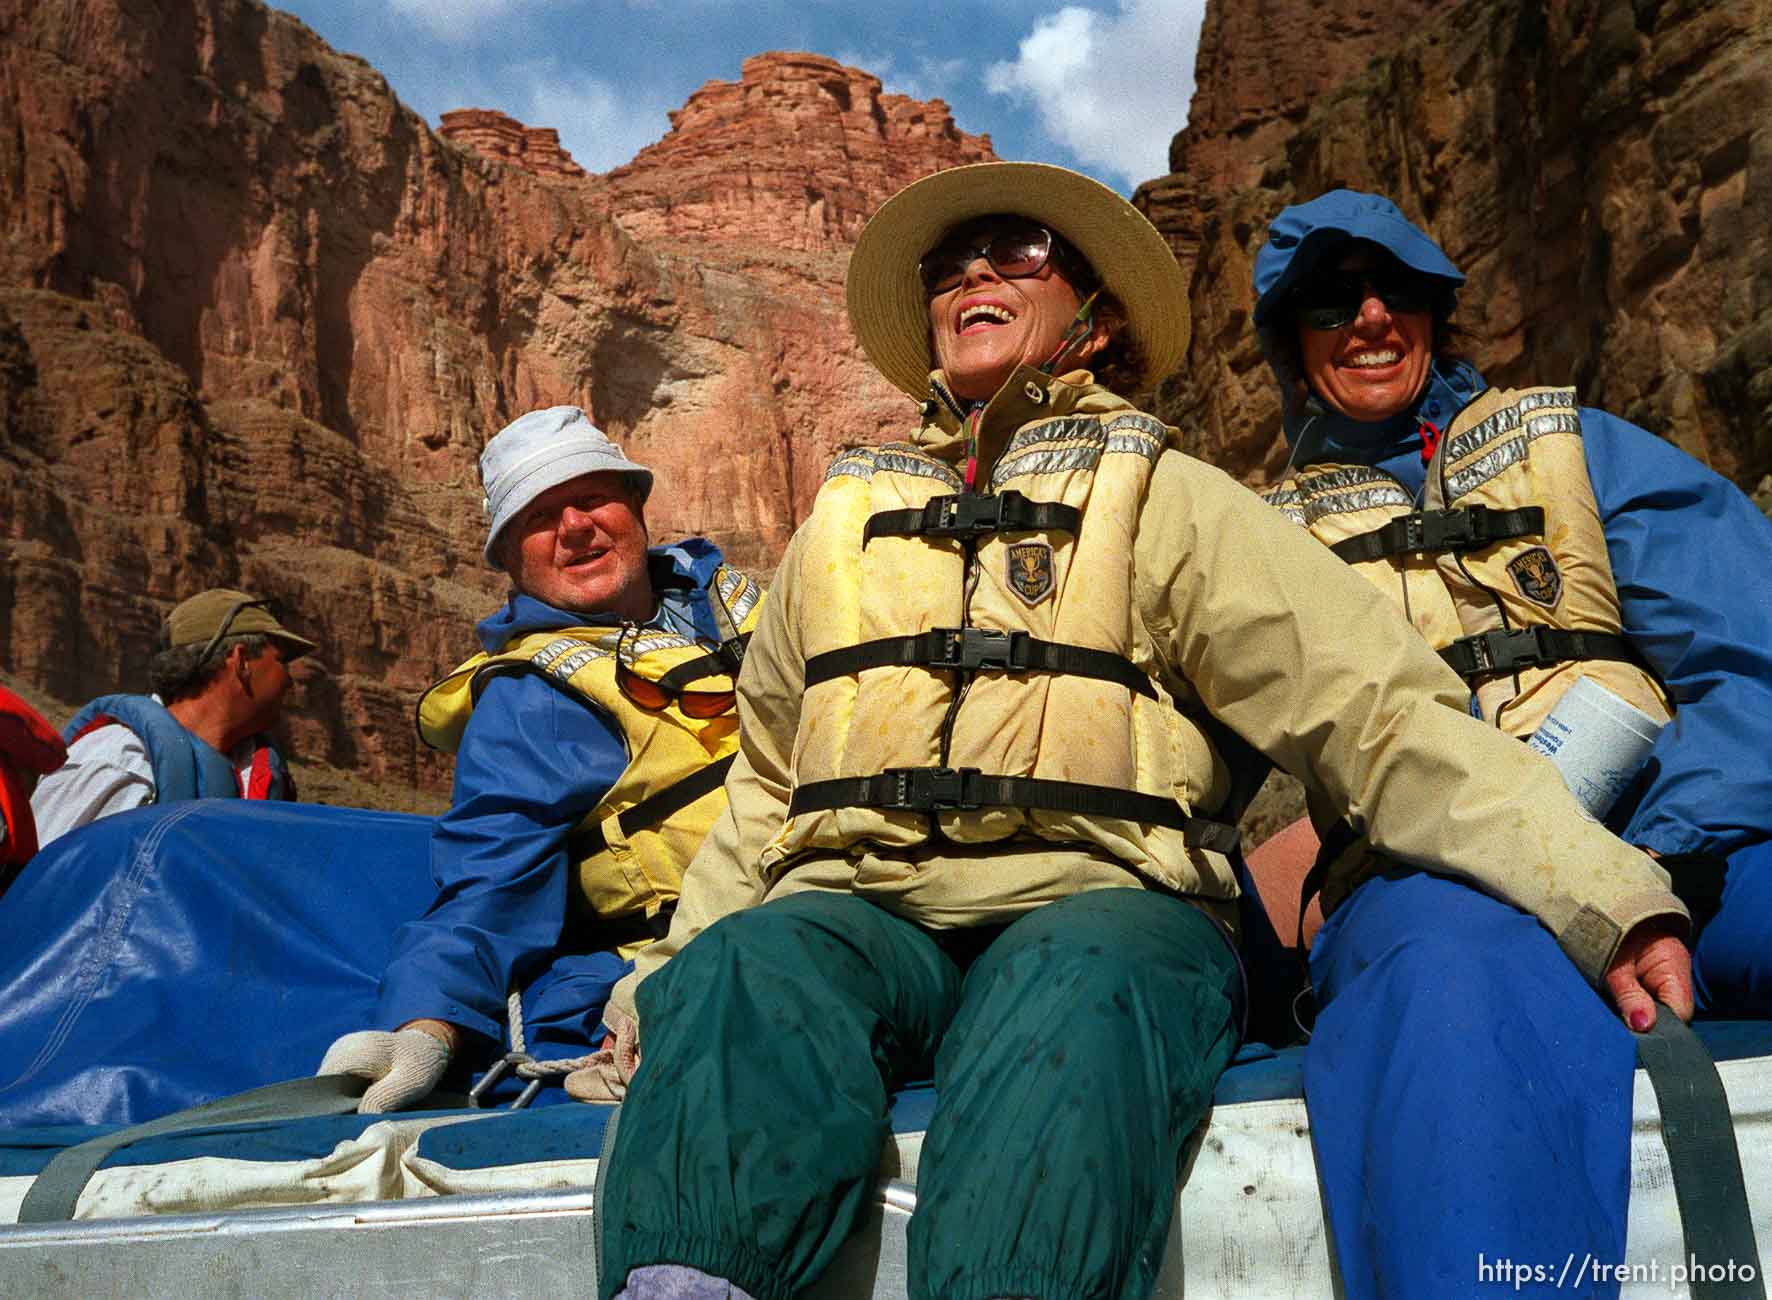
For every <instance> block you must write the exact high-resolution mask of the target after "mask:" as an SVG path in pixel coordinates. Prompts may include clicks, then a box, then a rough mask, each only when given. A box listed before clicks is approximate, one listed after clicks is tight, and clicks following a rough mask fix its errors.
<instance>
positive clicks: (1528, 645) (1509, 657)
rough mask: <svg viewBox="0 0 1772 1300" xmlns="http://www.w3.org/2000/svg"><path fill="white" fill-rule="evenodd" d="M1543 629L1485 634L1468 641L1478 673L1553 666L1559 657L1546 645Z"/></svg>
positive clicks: (1520, 629) (1523, 629) (1538, 627)
mask: <svg viewBox="0 0 1772 1300" xmlns="http://www.w3.org/2000/svg"><path fill="white" fill-rule="evenodd" d="M1545 631H1546V629H1545V628H1543V627H1541V626H1533V627H1522V628H1516V629H1515V630H1514V631H1512V632H1484V633H1482V634H1481V635H1479V636H1473V637H1469V638H1467V639H1466V644H1468V645H1469V646H1470V648H1471V659H1472V661H1473V662H1474V663H1475V665H1476V668H1475V671H1477V672H1479V673H1510V672H1512V671H1513V670H1514V669H1516V668H1518V667H1520V666H1521V665H1527V666H1532V665H1536V664H1547V663H1554V662H1556V661H1557V656H1556V655H1555V654H1554V653H1553V652H1552V651H1551V648H1550V647H1549V646H1547V645H1546V644H1545V638H1544V636H1543V633H1544V632H1545Z"/></svg>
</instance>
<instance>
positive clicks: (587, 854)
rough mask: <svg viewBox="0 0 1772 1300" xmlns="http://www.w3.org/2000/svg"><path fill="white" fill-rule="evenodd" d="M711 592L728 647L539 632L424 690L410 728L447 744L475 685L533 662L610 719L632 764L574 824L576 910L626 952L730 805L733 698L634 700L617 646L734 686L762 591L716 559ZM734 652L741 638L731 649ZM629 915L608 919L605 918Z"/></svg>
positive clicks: (608, 633) (659, 672)
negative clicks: (706, 714)
mask: <svg viewBox="0 0 1772 1300" xmlns="http://www.w3.org/2000/svg"><path fill="white" fill-rule="evenodd" d="M710 587H711V590H710V596H712V597H713V599H712V601H711V603H712V605H713V606H714V608H715V609H716V610H719V611H721V612H722V613H723V614H725V615H727V616H728V617H729V619H730V624H731V626H730V629H729V630H730V631H731V633H732V636H730V637H729V638H727V645H726V646H725V647H719V648H716V647H710V646H708V645H707V644H706V643H703V642H697V641H692V640H690V639H688V638H686V637H683V636H679V635H677V634H676V633H674V632H665V631H660V630H658V629H655V628H649V627H648V628H639V629H635V628H633V627H628V628H626V629H625V631H624V629H622V628H614V627H576V628H562V629H558V630H554V631H547V632H535V633H531V634H530V635H528V636H523V637H518V638H516V639H515V640H513V641H511V642H509V643H508V644H507V645H505V647H504V648H503V649H502V650H500V651H499V652H498V653H497V654H491V655H489V654H485V653H481V654H477V655H475V656H474V657H473V658H471V659H469V660H468V661H467V662H465V663H463V664H462V665H461V666H460V667H458V668H456V669H455V670H454V671H453V672H451V673H450V674H449V675H448V676H446V677H444V678H443V679H442V680H441V681H439V682H438V683H437V684H436V685H434V686H432V687H431V688H430V689H429V690H428V691H426V692H425V694H424V696H423V698H422V699H420V701H419V705H418V731H419V735H420V736H421V737H423V739H424V741H425V743H426V744H428V745H430V746H432V747H433V748H435V749H440V750H443V751H445V752H447V753H452V754H453V753H454V752H455V751H456V749H457V748H458V747H459V746H460V744H461V737H462V733H463V731H464V730H465V729H466V727H467V724H468V719H469V717H470V716H471V715H472V713H473V710H474V705H475V704H476V703H477V702H478V700H479V698H480V692H481V691H483V690H484V689H485V688H486V683H487V682H488V681H490V680H491V679H492V678H493V677H494V676H496V675H499V674H502V673H535V674H538V675H539V676H541V677H542V679H543V680H544V681H546V682H548V683H549V685H551V686H555V687H557V688H559V689H560V690H563V691H565V692H566V693H567V694H568V695H571V696H573V697H574V698H576V699H579V700H581V701H584V702H586V703H589V704H595V705H596V706H598V707H599V708H601V709H602V710H603V711H604V712H605V713H606V714H608V715H609V716H610V717H611V718H613V719H614V720H615V724H616V727H617V729H618V730H619V731H620V733H621V735H622V738H623V739H624V741H625V742H626V744H627V751H628V764H627V767H626V768H625V769H624V770H623V771H622V774H621V776H620V777H618V778H617V779H616V782H615V784H614V785H613V786H611V787H610V788H609V792H608V793H607V794H605V795H604V796H603V799H602V801H601V802H600V803H598V805H597V806H596V807H595V808H594V809H592V810H591V812H590V813H589V814H587V815H586V816H585V817H584V818H583V819H582V820H581V821H580V822H579V824H578V825H577V826H576V827H575V828H574V829H573V831H572V834H571V836H570V837H569V839H568V852H569V854H570V856H571V858H572V862H573V868H574V884H575V886H576V887H575V888H574V889H573V890H572V892H571V904H572V909H573V913H574V918H573V919H574V921H575V922H577V923H579V924H580V925H581V926H594V927H597V928H598V930H599V931H601V932H603V933H606V934H611V935H614V936H617V938H616V941H615V942H614V943H613V945H612V946H614V947H615V948H616V949H617V951H619V952H620V953H621V954H622V955H623V956H632V955H633V953H635V952H637V951H638V950H639V949H640V948H643V947H644V946H645V945H646V944H647V943H648V942H650V941H651V940H652V939H653V938H656V937H658V936H657V934H656V933H653V931H654V930H658V931H660V932H662V927H661V925H658V924H655V925H652V926H647V925H645V924H644V922H646V921H662V918H661V917H660V912H661V910H662V909H666V908H668V907H670V906H672V905H674V904H675V902H676V900H677V896H678V895H679V893H681V891H682V881H683V870H684V868H685V867H687V866H688V865H689V859H690V858H692V857H693V856H694V855H695V851H696V849H698V848H699V847H701V842H702V840H703V839H704V838H705V837H706V835H707V833H708V831H709V829H710V828H711V827H712V826H713V824H714V820H715V818H717V817H718V816H719V815H720V813H721V812H722V811H724V810H725V807H726V795H725V790H724V780H725V775H726V771H727V769H728V768H729V767H730V766H731V760H732V755H733V754H735V753H736V752H737V750H738V715H737V713H736V712H734V711H732V710H731V709H728V710H726V711H725V712H722V713H720V714H718V715H717V716H715V717H711V718H696V717H691V716H689V715H688V714H687V713H685V712H684V711H683V710H682V709H681V708H680V707H678V705H677V704H676V703H675V702H673V703H671V704H670V705H668V706H667V707H665V708H662V709H657V710H654V709H648V708H642V707H641V706H640V705H639V704H637V703H636V702H635V701H634V700H633V699H631V698H630V697H629V695H628V693H627V692H626V691H624V690H623V689H622V688H621V686H620V685H619V683H618V682H617V679H616V650H617V646H618V643H619V645H620V649H621V653H622V656H623V660H624V662H625V664H626V666H627V667H628V668H629V669H631V670H632V671H633V672H634V673H636V674H637V675H638V676H640V677H642V678H644V679H646V680H648V681H653V682H660V683H663V684H664V685H666V686H667V687H673V688H687V689H693V690H695V691H701V692H712V693H719V692H730V691H732V690H734V677H735V675H736V669H735V668H734V667H733V661H734V659H735V657H736V655H735V653H734V647H741V646H742V642H743V640H744V639H746V638H748V636H749V633H750V631H751V629H752V628H753V627H755V625H756V621H757V611H758V608H759V605H760V603H761V599H762V595H763V590H762V588H761V587H759V586H758V585H757V584H756V583H754V582H752V581H751V580H750V579H748V578H746V577H745V576H744V575H743V574H742V573H739V572H738V571H737V570H736V569H728V568H726V567H724V566H722V567H721V568H719V569H718V570H716V572H715V574H714V577H713V579H712V582H711V583H710ZM737 653H738V654H742V649H739V650H738V651H737ZM620 921H628V922H630V924H627V925H625V926H623V925H614V926H612V925H611V924H610V923H611V922H620Z"/></svg>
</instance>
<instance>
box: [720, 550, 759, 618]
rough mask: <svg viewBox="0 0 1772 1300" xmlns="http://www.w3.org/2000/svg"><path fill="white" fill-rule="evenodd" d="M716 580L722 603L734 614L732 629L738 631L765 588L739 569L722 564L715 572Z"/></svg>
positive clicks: (728, 611)
mask: <svg viewBox="0 0 1772 1300" xmlns="http://www.w3.org/2000/svg"><path fill="white" fill-rule="evenodd" d="M714 582H715V583H716V584H717V590H718V592H719V595H720V603H721V604H723V605H724V606H726V611H727V613H729V614H730V615H731V616H732V625H733V626H732V630H733V631H734V632H737V631H738V629H739V628H740V627H741V626H743V624H744V621H745V619H747V618H749V617H750V615H751V611H752V610H753V609H755V608H756V607H757V602H758V601H759V600H761V599H762V598H763V589H762V588H761V587H759V586H758V585H757V584H756V583H754V582H752V581H751V580H750V579H749V578H747V577H745V575H744V574H742V573H740V572H739V571H738V570H737V569H729V568H727V567H726V566H725V565H721V566H720V568H719V570H718V571H717V572H716V573H715V574H714Z"/></svg>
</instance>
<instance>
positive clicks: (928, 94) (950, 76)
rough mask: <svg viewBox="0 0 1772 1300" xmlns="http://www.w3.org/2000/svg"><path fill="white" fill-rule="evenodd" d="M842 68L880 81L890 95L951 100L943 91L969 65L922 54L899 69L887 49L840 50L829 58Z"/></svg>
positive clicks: (957, 60)
mask: <svg viewBox="0 0 1772 1300" xmlns="http://www.w3.org/2000/svg"><path fill="white" fill-rule="evenodd" d="M831 57H832V58H834V59H836V61H837V62H838V63H841V64H843V65H844V66H846V67H851V68H860V69H861V70H862V71H863V72H871V73H873V74H874V75H875V76H876V77H878V78H879V79H880V86H881V88H882V89H883V90H885V91H886V93H888V94H891V95H908V96H910V97H911V98H912V99H951V98H952V92H951V91H950V90H948V89H947V88H948V87H950V86H952V85H953V84H954V82H955V81H956V80H957V79H958V78H959V77H961V76H963V75H965V73H966V71H967V69H968V68H969V67H970V66H971V65H970V64H969V63H968V62H967V61H966V60H965V59H935V58H930V57H929V56H928V55H924V56H922V57H921V58H919V59H917V61H916V63H915V64H914V65H913V66H911V67H904V66H902V65H901V64H900V63H899V61H898V58H897V56H895V55H893V54H892V53H891V52H890V51H887V50H855V49H843V50H840V51H838V52H837V53H836V54H834V55H832V56H831Z"/></svg>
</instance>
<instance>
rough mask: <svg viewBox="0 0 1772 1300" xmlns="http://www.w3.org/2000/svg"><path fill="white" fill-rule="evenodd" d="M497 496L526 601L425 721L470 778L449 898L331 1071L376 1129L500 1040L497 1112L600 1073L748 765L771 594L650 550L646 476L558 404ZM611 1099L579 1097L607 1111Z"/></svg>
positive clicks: (512, 453)
mask: <svg viewBox="0 0 1772 1300" xmlns="http://www.w3.org/2000/svg"><path fill="white" fill-rule="evenodd" d="M480 476H481V480H482V482H483V483H484V485H485V489H486V499H485V506H486V513H487V515H488V517H489V526H488V528H487V532H486V545H485V548H484V551H483V552H482V554H483V557H484V559H485V561H486V563H487V564H489V565H491V566H493V567H496V568H501V569H503V570H504V571H505V572H506V573H507V574H508V575H509V576H510V579H511V584H512V588H513V590H512V592H511V594H510V597H509V598H508V599H507V600H506V602H505V604H504V606H503V607H502V608H501V609H500V610H499V611H498V612H497V613H495V614H493V615H492V616H490V617H489V618H487V619H485V620H484V621H482V622H481V624H480V626H479V628H478V634H479V640H480V645H481V650H480V652H479V653H478V654H476V655H474V656H473V657H472V658H470V659H469V660H468V661H467V662H465V663H463V664H462V665H461V666H460V667H459V668H457V669H455V670H454V671H453V672H451V673H450V674H449V675H448V676H446V677H444V678H443V680H442V681H440V682H438V683H437V684H436V685H435V686H433V687H431V689H430V690H429V691H427V692H426V693H425V696H424V698H423V699H422V700H421V701H420V702H419V708H418V728H419V734H420V736H422V737H423V738H424V740H425V742H426V743H427V744H430V745H432V746H433V747H435V748H438V749H442V750H445V751H448V752H451V753H454V754H455V756H456V769H455V794H454V800H453V803H452V805H451V807H450V810H449V812H448V813H447V814H446V815H445V816H444V817H442V818H441V819H440V820H439V821H438V823H437V829H436V831H435V833H434V835H433V838H432V848H431V869H432V873H433V874H434V875H435V876H436V878H437V884H438V891H439V892H438V895H437V900H436V902H435V903H433V904H432V906H431V908H430V910H429V911H428V912H426V914H425V915H424V917H422V918H421V919H419V920H417V921H415V922H413V923H412V924H410V925H408V926H407V927H405V928H404V929H403V930H402V931H401V933H400V936H399V938H398V941H397V943H396V947H395V955H394V957H393V959H392V960H391V962H390V963H389V965H388V968H387V971H386V973H385V974H384V975H383V977H382V988H381V1003H380V1016H379V1018H380V1020H381V1021H382V1025H381V1026H380V1027H378V1028H376V1029H372V1030H365V1031H359V1032H357V1033H353V1034H349V1035H346V1036H345V1037H343V1038H341V1039H340V1040H339V1041H338V1042H337V1043H335V1044H334V1045H333V1047H332V1049H331V1050H330V1051H328V1053H327V1054H326V1059H325V1061H324V1062H323V1063H322V1064H321V1067H320V1072H321V1073H322V1074H333V1073H348V1074H357V1075H362V1076H366V1077H368V1078H371V1079H373V1080H375V1082H374V1083H373V1084H372V1086H371V1087H370V1088H369V1090H368V1092H366V1093H365V1094H364V1097H363V1102H362V1104H361V1107H360V1109H361V1110H363V1111H364V1112H366V1113H368V1112H375V1111H384V1110H396V1109H399V1108H401V1107H404V1106H409V1105H412V1104H414V1103H416V1102H418V1101H420V1100H422V1099H423V1098H424V1097H425V1096H427V1095H428V1094H429V1093H430V1092H431V1091H432V1090H433V1089H435V1088H436V1086H437V1084H438V1083H439V1082H440V1081H441V1079H442V1078H443V1076H444V1073H445V1071H446V1069H447V1067H448V1066H449V1064H450V1062H451V1059H452V1058H457V1059H458V1063H459V1064H460V1065H462V1066H463V1067H469V1066H472V1065H474V1064H476V1063H480V1064H484V1063H486V1062H487V1061H488V1060H491V1059H492V1058H496V1057H497V1056H498V1052H497V1051H496V1050H495V1049H494V1047H493V1045H494V1044H499V1043H501V1042H503V1043H506V1044H508V1046H509V1047H510V1049H511V1051H512V1053H513V1056H512V1057H511V1058H509V1059H508V1060H507V1062H506V1063H507V1064H513V1065H516V1066H517V1068H516V1069H515V1070H509V1071H500V1072H499V1074H500V1075H508V1076H510V1077H508V1078H505V1079H504V1080H503V1081H502V1082H500V1081H499V1079H498V1077H497V1076H495V1077H494V1080H493V1083H492V1084H490V1085H487V1089H486V1091H487V1095H488V1096H502V1095H503V1093H504V1092H505V1091H506V1090H509V1089H523V1088H527V1086H528V1085H527V1084H526V1083H524V1082H523V1079H528V1080H530V1081H532V1082H533V1081H536V1080H540V1079H550V1078H551V1079H556V1080H557V1079H559V1078H564V1077H567V1075H568V1073H569V1071H568V1067H569V1066H579V1067H591V1066H594V1065H595V1064H596V1063H597V1061H596V1059H594V1058H593V1057H592V1054H591V1053H589V1052H588V1051H587V1049H588V1047H590V1046H591V1045H594V1044H597V1043H600V1042H602V1041H603V1040H604V1038H605V1036H606V1035H605V1031H604V1030H603V1029H602V1028H601V1027H600V1024H599V1022H600V1021H601V1019H602V1015H603V1010H604V1002H605V1000H606V998H607V996H608V992H609V989H610V986H611V985H613V984H614V982H615V981H616V979H618V978H619V977H620V976H621V975H622V974H624V973H626V971H627V970H629V969H630V968H631V959H632V957H633V955H634V954H635V953H636V952H638V951H639V950H640V949H641V948H643V947H645V946H646V944H647V943H649V942H651V941H653V940H654V939H656V938H658V937H659V936H660V935H662V934H663V933H664V929H665V925H666V923H667V922H668V921H669V919H670V915H671V910H672V908H673V907H674V906H675V904H676V900H677V893H678V886H679V882H680V880H681V878H682V872H683V867H684V865H685V864H686V863H687V862H688V860H689V857H690V855H691V854H693V853H694V851H695V848H696V846H697V845H698V844H699V843H700V842H701V838H702V836H703V835H704V834H705V833H706V831H707V828H708V826H709V825H710V824H711V822H712V820H713V818H714V816H715V814H716V813H717V812H718V811H719V810H720V809H721V808H722V807H724V804H725V800H724V797H723V795H722V794H721V792H720V780H721V778H722V777H723V775H724V773H725V768H726V765H727V763H728V762H729V756H730V754H731V753H732V751H733V749H734V748H735V747H736V745H737V732H738V720H737V717H736V716H735V715H734V713H733V677H734V676H735V675H736V673H737V665H738V661H739V659H740V658H741V657H742V654H743V645H744V640H745V638H746V637H747V636H748V635H749V631H750V628H751V625H752V623H753V622H754V621H755V614H756V608H757V603H758V600H759V598H760V596H761V594H762V593H761V589H760V588H759V587H758V586H757V585H756V584H755V583H753V582H751V581H750V580H749V579H748V578H746V577H745V576H744V575H743V574H740V573H738V572H737V571H736V570H733V569H729V568H727V567H726V566H725V565H724V564H723V563H722V561H721V555H720V552H719V550H718V548H716V547H715V546H714V545H713V544H712V543H711V542H709V541H707V540H706V539H704V538H689V539H687V540H685V541H681V542H677V543H675V544H673V545H669V546H663V547H657V548H651V547H649V546H648V534H647V530H646V515H645V506H646V499H647V497H648V496H649V495H650V493H651V490H652V471H651V470H649V469H647V468H646V467H645V466H643V465H639V464H636V463H635V462H633V461H631V460H629V459H627V457H625V456H624V455H623V454H622V451H621V448H619V447H617V446H616V445H615V444H614V443H612V442H611V441H610V440H609V439H608V438H607V437H605V436H604V434H603V432H602V430H600V429H598V428H597V427H596V426H595V425H594V424H592V423H591V421H590V419H589V418H588V417H587V416H586V415H585V413H584V412H583V411H581V410H579V409H578V408H577V407H575V406H555V407H550V408H548V409H547V410H541V411H531V412H530V413H529V414H527V415H524V416H522V417H521V418H519V419H517V420H515V421H513V422H512V423H511V424H510V425H508V426H506V427H505V428H504V429H503V430H502V431H500V433H499V434H498V435H497V436H496V437H494V438H493V439H492V440H491V441H490V442H488V443H487V444H486V450H485V452H484V453H483V454H482V456H481V458H480ZM513 993H515V994H518V995H519V996H518V998H517V999H516V1001H515V1002H513V1003H511V1004H509V1005H508V1006H507V995H509V994H513ZM507 1014H508V1016H509V1023H508V1032H507ZM468 1057H472V1058H474V1059H472V1060H469V1059H462V1058H468ZM525 1057H527V1058H546V1059H544V1060H542V1061H541V1062H540V1063H539V1064H538V1063H537V1061H536V1060H533V1059H531V1060H525V1059H523V1058H525ZM574 1058H590V1059H577V1060H575V1059H574ZM544 1067H547V1068H544ZM599 1077H600V1076H599V1074H598V1071H597V1070H596V1069H594V1068H584V1069H583V1073H580V1074H578V1075H576V1076H574V1077H572V1078H571V1079H570V1081H569V1082H567V1084H566V1088H567V1091H568V1092H569V1093H573V1094H574V1095H578V1094H579V1093H581V1092H584V1091H585V1090H587V1089H588V1090H589V1091H590V1094H591V1095H593V1096H594V1095H596V1086H597V1079H598V1078H599ZM483 1082H484V1080H483Z"/></svg>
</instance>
